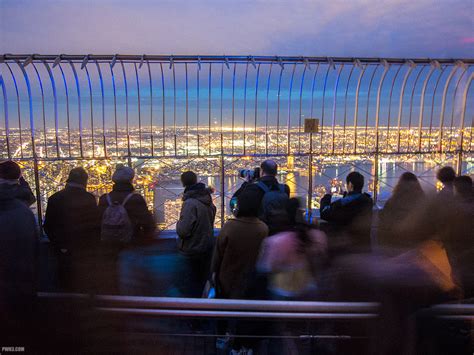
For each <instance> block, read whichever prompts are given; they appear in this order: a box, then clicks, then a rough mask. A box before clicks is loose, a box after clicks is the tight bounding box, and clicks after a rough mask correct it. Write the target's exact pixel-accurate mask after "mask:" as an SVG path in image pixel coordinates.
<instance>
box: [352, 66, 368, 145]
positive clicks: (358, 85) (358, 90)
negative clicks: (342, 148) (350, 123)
mask: <svg viewBox="0 0 474 355" xmlns="http://www.w3.org/2000/svg"><path fill="white" fill-rule="evenodd" d="M366 69H367V65H366V66H364V67H363V68H362V70H361V71H360V73H359V79H357V89H356V97H355V111H354V154H356V153H357V119H358V117H359V93H360V83H361V82H362V78H363V77H364V74H365V70H366Z"/></svg>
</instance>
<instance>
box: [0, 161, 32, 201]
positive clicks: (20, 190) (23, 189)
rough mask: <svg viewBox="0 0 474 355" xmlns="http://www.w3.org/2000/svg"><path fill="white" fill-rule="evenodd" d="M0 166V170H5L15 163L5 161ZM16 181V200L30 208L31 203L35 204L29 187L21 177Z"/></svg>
mask: <svg viewBox="0 0 474 355" xmlns="http://www.w3.org/2000/svg"><path fill="white" fill-rule="evenodd" d="M0 164H2V166H3V168H0V169H6V168H7V167H9V166H11V165H12V164H16V163H15V162H13V161H11V160H6V161H0ZM18 181H19V183H18V184H16V186H15V190H16V193H15V196H16V198H17V199H19V200H20V201H22V202H24V203H25V204H26V205H27V206H31V205H32V204H33V203H35V202H36V198H35V195H34V194H33V192H32V191H31V188H30V185H29V184H28V182H27V181H26V180H25V178H24V177H23V176H20V178H19V179H18Z"/></svg>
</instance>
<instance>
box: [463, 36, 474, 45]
mask: <svg viewBox="0 0 474 355" xmlns="http://www.w3.org/2000/svg"><path fill="white" fill-rule="evenodd" d="M461 43H464V44H468V43H474V37H465V38H461Z"/></svg>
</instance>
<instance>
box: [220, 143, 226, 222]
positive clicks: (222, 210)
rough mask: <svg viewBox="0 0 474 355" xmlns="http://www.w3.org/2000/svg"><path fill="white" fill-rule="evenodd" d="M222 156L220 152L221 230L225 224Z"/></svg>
mask: <svg viewBox="0 0 474 355" xmlns="http://www.w3.org/2000/svg"><path fill="white" fill-rule="evenodd" d="M224 163H225V161H224V154H223V153H222V152H221V228H222V227H223V226H224V222H225V218H224V215H225V181H224V178H225V165H224Z"/></svg>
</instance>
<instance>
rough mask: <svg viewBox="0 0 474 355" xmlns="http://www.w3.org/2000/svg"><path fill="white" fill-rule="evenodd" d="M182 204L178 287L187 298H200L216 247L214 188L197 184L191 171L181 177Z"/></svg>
mask: <svg viewBox="0 0 474 355" xmlns="http://www.w3.org/2000/svg"><path fill="white" fill-rule="evenodd" d="M181 183H182V184H183V187H184V194H183V205H182V207H181V212H180V215H179V220H178V222H177V224H176V233H177V235H178V250H179V252H180V255H181V265H180V270H179V272H178V275H177V278H178V280H179V281H178V283H179V285H178V288H179V290H180V292H181V293H182V294H183V295H184V296H186V297H201V295H202V292H203V289H204V285H205V283H206V280H207V279H208V276H209V270H210V266H211V258H212V250H213V248H214V220H215V217H216V206H214V203H213V202H212V196H211V193H212V192H213V191H212V189H210V188H208V187H206V185H204V184H203V183H201V182H198V179H197V175H196V174H195V173H194V172H192V171H186V172H184V173H182V174H181Z"/></svg>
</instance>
